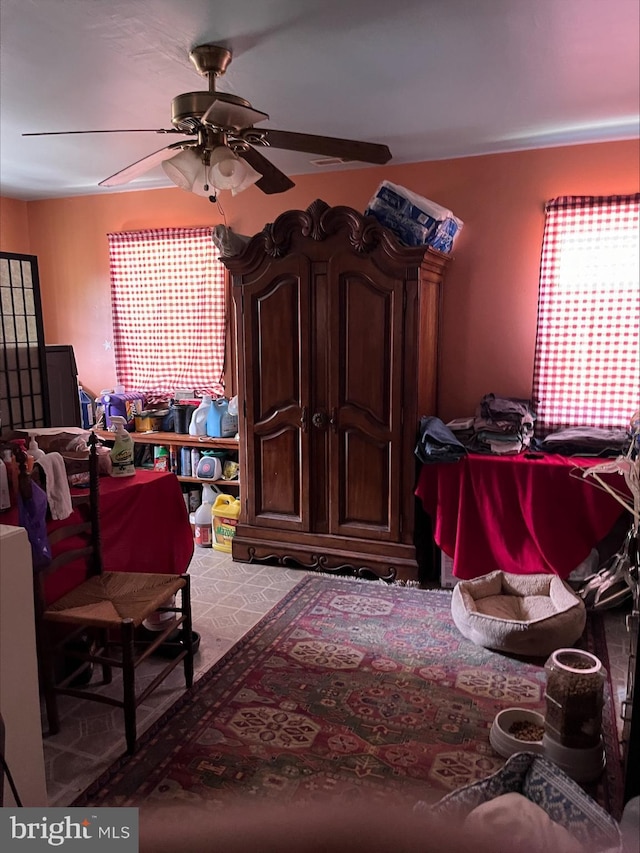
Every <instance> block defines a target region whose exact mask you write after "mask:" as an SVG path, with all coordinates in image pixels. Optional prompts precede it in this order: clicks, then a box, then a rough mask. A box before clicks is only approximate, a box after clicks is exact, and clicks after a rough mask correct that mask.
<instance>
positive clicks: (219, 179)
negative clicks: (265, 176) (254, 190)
mask: <svg viewBox="0 0 640 853" xmlns="http://www.w3.org/2000/svg"><path fill="white" fill-rule="evenodd" d="M209 174H210V177H211V183H212V184H213V185H214V186H215V187H216V188H217V189H219V190H231V192H232V194H233V195H237V193H239V192H242V190H245V189H247V187H249V186H251V184H255V183H256V181H259V180H260V178H261V177H262V176H261V175H260V173H259V172H256V170H255V169H254V168H252V167H251V166H250V165H249V164H248V163H247V162H246V161H245V160H242V159H241V158H240V157H238V155H237V154H235V153H234V152H233V151H232V150H231V149H230V148H228V147H227V146H226V145H218V147H217V148H214V150H213V153H212V154H211V167H210V170H209Z"/></svg>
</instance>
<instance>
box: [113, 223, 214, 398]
mask: <svg viewBox="0 0 640 853" xmlns="http://www.w3.org/2000/svg"><path fill="white" fill-rule="evenodd" d="M212 233H213V228H210V227H208V228H158V229H153V230H146V231H128V232H121V233H117V234H108V235H107V236H108V239H109V257H110V269H111V306H112V311H113V337H114V351H115V361H116V375H117V379H118V383H119V384H121V385H124V387H125V389H126V390H127V391H143V392H145V393H150V394H157V395H158V396H160V395H164V396H167V395H170V394H173V392H174V391H175V389H176V388H190V389H195V390H196V391H198V393H204V392H206V393H210V394H214V395H217V394H220V393H222V390H223V386H222V375H223V371H224V354H225V325H226V323H225V319H226V298H225V295H226V274H225V267H224V265H223V264H222V263H221V262H220V260H219V252H218V249H217V248H216V247H215V246H214V244H213V242H212V239H211V238H212Z"/></svg>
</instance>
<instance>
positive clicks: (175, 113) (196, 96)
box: [171, 92, 251, 133]
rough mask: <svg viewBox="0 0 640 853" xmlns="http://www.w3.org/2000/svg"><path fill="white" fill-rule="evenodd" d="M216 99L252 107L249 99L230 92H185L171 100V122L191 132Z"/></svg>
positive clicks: (248, 107)
mask: <svg viewBox="0 0 640 853" xmlns="http://www.w3.org/2000/svg"><path fill="white" fill-rule="evenodd" d="M215 101H223V102H224V103H226V104H233V105H234V106H239V107H245V108H247V109H251V104H250V103H249V101H245V99H244V98H240V97H239V96H238V95H231V94H230V93H229V92H185V93H184V94H182V95H176V97H175V98H174V99H173V100H172V101H171V123H172V124H173V126H174V127H176V128H178V130H185V131H186V132H187V133H191V132H193V131H194V129H197V127H198V125H199V123H200V120H201V118H202V116H203V115H204V114H205V113H206V112H207V110H208V109H209V107H210V106H211V105H212V104H213V103H214V102H215Z"/></svg>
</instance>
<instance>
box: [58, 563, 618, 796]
mask: <svg viewBox="0 0 640 853" xmlns="http://www.w3.org/2000/svg"><path fill="white" fill-rule="evenodd" d="M190 573H191V576H192V606H193V621H194V628H195V629H196V630H197V631H198V632H199V633H200V635H201V638H202V639H201V644H200V650H199V652H198V654H197V655H196V660H195V679H196V680H197V679H198V678H199V677H200V675H202V674H203V673H204V672H206V671H207V670H208V669H209V668H210V667H211V666H213V664H214V663H215V662H216V661H218V660H219V659H220V658H221V657H222V656H223V655H224V654H225V653H226V652H227V651H228V650H229V649H230V648H231V647H232V646H233V645H234V644H235V643H236V642H237V641H238V640H239V639H240V638H241V637H243V636H244V634H245V633H246V632H247V631H248V630H249V629H250V628H252V627H253V626H254V625H255V624H256V623H257V622H258V621H259V620H260V619H261V618H262V617H263V616H264V615H265V614H266V613H267V612H268V611H269V610H271V608H272V607H273V606H274V605H275V604H277V602H278V601H280V600H281V598H283V596H284V595H285V594H286V593H287V592H288V591H289V590H290V589H292V588H293V587H294V586H295V585H296V584H297V583H298V582H299V581H300V580H301V578H302V575H303V572H302V571H300V570H296V569H285V568H282V567H279V566H260V565H248V564H244V563H235V562H233V561H232V559H231V557H230V555H226V554H222V553H220V552H218V551H215V550H211V549H198V548H197V549H196V552H195V554H194V556H193V560H192V562H191V566H190ZM607 635H608V642H609V654H610V659H611V674H612V679H613V683H614V693H615V696H614V699H615V701H616V706H617V711H616V713H617V717H618V720H619V729H620V731H621V730H622V723H621V720H620V716H619V706H620V702H621V701H622V700H623V699H624V698H625V689H626V687H625V686H626V676H627V669H626V661H627V659H628V654H629V647H628V640H627V634H626V627H625V614H624V612H622V611H620V610H616V611H612V612H611V613H609V614H607ZM163 665H164V661H162V660H153V659H151V660H150V661H149V662H147V663H145V665H144V670H143V669H141V670H140V673H139V676H138V677H139V678H140V677H141V676H142V678H141V683H144V681H145V679H146V680H147V681H148V680H151V678H152V677H153V673H154V671H155V670H157V669H158V668H159V667H161V666H163ZM113 687H114V685H112V686H111V687H104V688H100V689H103V690H109V689H113ZM184 689H185V688H184V676H183V671H182V667H181V666H180V665H179V666H178V667H176V669H175V671H174V672H172V673H171V675H170V676H169V678H168V679H167V680H166V681H165V682H164V684H163V685H161V686H160V687H159V688H158V689H157V690H156V691H154V693H152V695H151V696H150V697H149V699H148V700H147V702H145V703H143V704H142V705H140V707H139V708H138V731H139V733H142V732H144V731H145V730H146V729H147V728H148V727H149V726H150V725H151V724H152V723H153V722H155V720H157V719H158V717H159V716H160V715H161V714H162V713H163V712H164V711H166V710H167V709H168V708H169V707H170V706H171V705H172V704H173V703H174V702H175V701H176V699H177V698H179V696H180V695H182V693H183V692H184ZM59 704H60V715H61V728H60V732H59V733H58V734H57V735H54V736H53V737H46V738H45V739H44V756H45V766H46V775H47V790H48V795H49V805H51V806H68V805H70V804H71V803H72V802H73V800H74V799H75V798H76V797H77V796H78V794H80V793H81V792H82V791H83V790H84V789H85V788H86V787H87V786H88V785H89V784H90V783H91V782H92V781H93V780H94V779H96V778H97V777H98V776H99V775H100V774H101V773H103V772H104V771H105V770H106V769H107V768H108V767H109V766H110V765H111V764H112V763H113V761H114V760H115V759H116V758H118V756H120V755H121V754H122V753H123V751H124V727H123V722H122V711H121V710H120V709H118V708H111V707H109V706H108V705H102V704H99V703H97V702H87V701H78V700H77V699H73V698H70V697H60V700H59Z"/></svg>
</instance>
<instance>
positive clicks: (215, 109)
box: [200, 99, 269, 130]
mask: <svg viewBox="0 0 640 853" xmlns="http://www.w3.org/2000/svg"><path fill="white" fill-rule="evenodd" d="M268 118H269V116H268V115H267V114H266V113H263V112H260V110H254V109H253V107H251V106H244V105H243V104H234V103H232V102H230V101H226V100H222V99H216V100H215V101H214V102H213V103H212V104H211V106H210V107H209V109H208V110H207V111H206V112H205V113H203V115H202V118H201V119H200V121H202V122H205V123H206V124H213V125H215V126H216V127H222V128H233V129H234V130H243V129H244V128H245V127H251V125H253V124H256V122H259V121H265V119H268Z"/></svg>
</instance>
